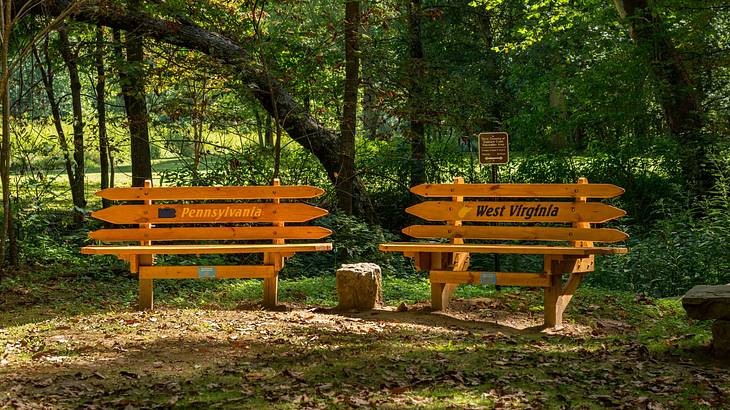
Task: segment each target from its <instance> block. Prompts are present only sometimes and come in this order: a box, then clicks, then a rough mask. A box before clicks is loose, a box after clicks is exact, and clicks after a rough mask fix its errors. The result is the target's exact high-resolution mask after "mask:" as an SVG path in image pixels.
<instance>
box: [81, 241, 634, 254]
mask: <svg viewBox="0 0 730 410" xmlns="http://www.w3.org/2000/svg"><path fill="white" fill-rule="evenodd" d="M82 249H83V248H82ZM380 250H381V251H383V252H410V253H414V252H432V253H443V252H474V253H508V254H518V253H523V254H525V255H572V256H587V255H602V254H623V253H627V252H628V249H627V248H619V247H616V248H609V247H598V246H595V247H586V248H577V247H572V246H543V245H487V244H464V245H455V244H450V243H418V242H393V243H382V244H380Z"/></svg>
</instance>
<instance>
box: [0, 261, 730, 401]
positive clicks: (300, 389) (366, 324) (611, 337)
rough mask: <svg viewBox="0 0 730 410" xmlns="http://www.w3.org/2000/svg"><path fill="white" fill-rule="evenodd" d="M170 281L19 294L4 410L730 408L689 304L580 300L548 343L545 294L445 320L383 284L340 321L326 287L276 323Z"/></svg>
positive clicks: (476, 292)
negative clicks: (375, 306)
mask: <svg viewBox="0 0 730 410" xmlns="http://www.w3.org/2000/svg"><path fill="white" fill-rule="evenodd" d="M160 282H161V283H160V285H159V286H158V288H157V294H156V296H157V300H156V303H157V308H156V310H154V311H151V312H137V311H134V309H133V305H134V298H135V284H136V282H135V280H134V279H133V278H129V277H127V276H125V275H118V276H114V275H109V276H105V277H99V278H89V277H63V276H56V275H48V274H43V273H38V272H35V273H24V274H22V275H20V276H17V277H14V278H11V279H9V280H6V281H5V282H4V283H3V284H2V285H0V295H2V299H0V408H22V409H26V408H29V409H34V408H124V409H135V408H159V407H162V408H170V407H173V408H282V409H287V408H426V409H428V408H575V407H577V408H605V407H623V408H644V409H662V408H677V407H685V408H698V407H700V408H701V407H706V408H722V407H728V406H730V365H729V364H728V363H721V362H717V361H716V360H714V359H713V358H712V355H711V352H710V349H709V347H708V342H709V339H710V333H709V326H708V323H706V322H690V321H688V319H687V318H686V316H685V315H684V313H683V311H682V309H681V306H680V304H679V301H678V300H677V299H653V298H647V297H644V296H641V295H638V296H637V295H631V294H626V293H614V292H606V291H600V290H595V289H590V288H582V289H581V290H580V292H579V294H578V296H577V297H576V298H575V299H574V302H573V303H572V304H571V306H570V307H569V309H568V311H567V313H566V318H567V320H568V322H569V323H568V325H567V326H566V327H565V329H563V330H561V331H546V330H543V329H541V328H540V326H539V325H540V323H541V320H542V312H541V311H540V306H541V303H542V296H541V294H540V292H538V291H534V290H525V289H505V290H502V291H501V292H495V291H494V290H484V289H483V288H478V287H474V288H465V289H464V290H461V291H460V293H459V294H457V299H456V301H455V302H454V304H453V308H452V309H451V310H450V311H449V312H447V313H435V312H430V311H429V309H428V304H427V303H426V302H425V300H426V298H427V292H428V286H427V283H426V281H425V280H424V279H421V278H410V279H408V278H406V279H403V278H399V279H396V278H385V280H384V284H385V287H386V289H385V294H386V302H387V303H388V306H386V307H384V308H383V309H380V310H375V311H372V312H366V313H337V312H334V311H333V310H332V306H333V305H334V304H335V299H334V283H333V281H332V280H331V279H289V280H283V281H282V283H281V288H282V291H281V295H282V296H281V297H282V302H283V304H284V305H285V309H282V310H281V311H264V310H262V309H260V307H259V306H258V305H257V303H256V300H257V298H258V297H260V296H258V295H260V284H259V283H258V282H257V281H227V282H224V281H220V282H212V281H211V282H208V283H202V284H201V283H200V282H197V283H196V282H194V281H177V282H164V281H160ZM241 289H247V290H246V291H243V292H242V291H241ZM249 290H250V292H249ZM256 292H259V294H258V295H257V294H256ZM315 293H316V294H318V296H319V297H320V299H318V300H319V302H317V303H313V302H312V300H311V299H309V298H308V295H311V294H315ZM242 295H243V296H242ZM419 300H420V301H419ZM402 301H405V302H407V303H404V305H403V306H401V308H400V309H397V306H399V305H400V304H401V302H402ZM404 308H407V311H402V310H404ZM399 310H401V311H399Z"/></svg>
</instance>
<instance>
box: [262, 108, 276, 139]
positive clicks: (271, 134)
mask: <svg viewBox="0 0 730 410" xmlns="http://www.w3.org/2000/svg"><path fill="white" fill-rule="evenodd" d="M272 145H274V130H273V128H272V126H271V115H270V114H269V113H268V112H267V113H266V129H265V131H264V146H266V147H271V146H272Z"/></svg>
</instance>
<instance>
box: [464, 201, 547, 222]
mask: <svg viewBox="0 0 730 410" xmlns="http://www.w3.org/2000/svg"><path fill="white" fill-rule="evenodd" d="M559 210H560V208H558V207H557V206H555V205H553V204H549V205H548V206H544V205H540V204H538V205H535V206H525V205H523V204H518V205H510V206H509V208H508V207H507V205H502V206H490V205H478V206H477V217H480V216H481V217H490V216H494V217H503V216H504V212H505V211H508V214H509V216H510V217H512V218H524V219H525V220H530V219H532V217H533V216H540V217H542V216H550V217H555V216H558V211H559Z"/></svg>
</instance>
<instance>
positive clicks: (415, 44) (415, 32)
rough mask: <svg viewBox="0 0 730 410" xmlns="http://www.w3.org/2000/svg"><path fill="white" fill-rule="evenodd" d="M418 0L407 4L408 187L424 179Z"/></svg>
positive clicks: (421, 67) (422, 76)
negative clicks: (409, 161) (409, 152)
mask: <svg viewBox="0 0 730 410" xmlns="http://www.w3.org/2000/svg"><path fill="white" fill-rule="evenodd" d="M422 13H423V10H422V6H421V0H410V1H409V3H408V56H409V59H408V80H407V81H408V101H407V105H408V107H407V110H408V119H409V122H410V124H409V128H408V130H407V135H408V140H409V141H410V143H411V186H415V185H418V184H422V183H424V182H426V164H425V159H426V125H425V116H426V114H425V112H424V111H425V106H424V105H425V103H426V102H425V101H424V100H425V92H424V88H423V83H424V76H425V66H424V64H425V62H424V58H423V57H424V54H423V41H422V39H421V15H422Z"/></svg>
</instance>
